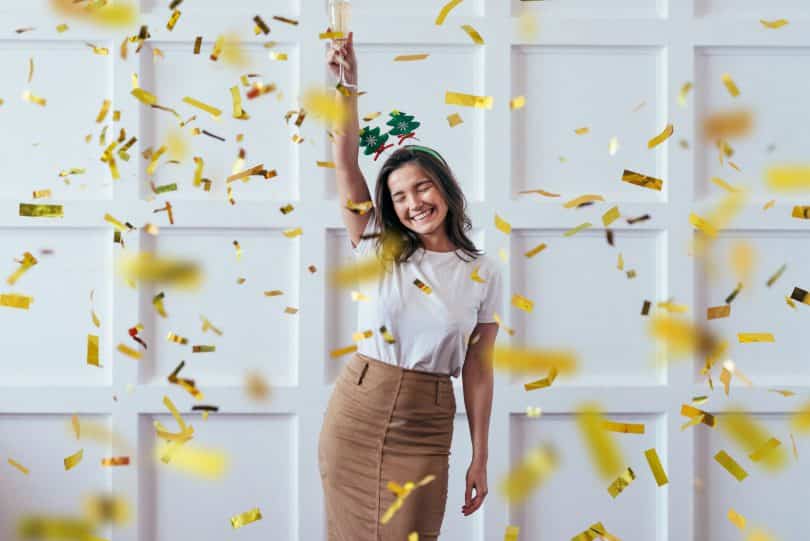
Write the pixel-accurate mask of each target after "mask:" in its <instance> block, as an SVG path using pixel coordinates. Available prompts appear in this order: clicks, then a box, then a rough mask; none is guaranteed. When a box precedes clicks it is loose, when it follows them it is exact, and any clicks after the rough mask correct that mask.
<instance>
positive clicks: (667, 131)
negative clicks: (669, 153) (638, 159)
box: [647, 124, 675, 148]
mask: <svg viewBox="0 0 810 541" xmlns="http://www.w3.org/2000/svg"><path fill="white" fill-rule="evenodd" d="M673 133H675V127H674V126H673V125H672V124H667V127H666V128H664V131H662V132H661V133H659V134H658V135H656V136H655V137H653V138H652V139H650V140H649V141H648V142H647V148H655V147H657V146H658V145H660V144H661V143H663V142H664V141H666V140H667V139H669V138H670V137H672V134H673Z"/></svg>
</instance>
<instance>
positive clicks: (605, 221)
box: [602, 207, 621, 227]
mask: <svg viewBox="0 0 810 541" xmlns="http://www.w3.org/2000/svg"><path fill="white" fill-rule="evenodd" d="M620 217H621V214H620V213H619V207H613V208H611V209H610V210H608V211H607V212H605V213H604V214H603V215H602V225H604V226H605V227H607V226H609V225H610V224H612V223H613V222H615V221H616V220H618V219H619V218H620Z"/></svg>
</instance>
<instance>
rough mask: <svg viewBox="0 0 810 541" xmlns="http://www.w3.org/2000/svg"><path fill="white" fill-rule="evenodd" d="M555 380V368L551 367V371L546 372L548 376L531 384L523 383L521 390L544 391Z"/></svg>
mask: <svg viewBox="0 0 810 541" xmlns="http://www.w3.org/2000/svg"><path fill="white" fill-rule="evenodd" d="M555 379H557V368H556V367H553V366H552V367H551V370H549V372H548V376H546V377H544V378H542V379H538V380H537V381H533V382H531V383H525V384H524V385H523V388H524V389H525V390H527V391H534V390H537V389H544V388H546V387H551V384H552V383H554V380H555Z"/></svg>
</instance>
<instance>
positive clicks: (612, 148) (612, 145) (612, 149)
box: [608, 136, 619, 156]
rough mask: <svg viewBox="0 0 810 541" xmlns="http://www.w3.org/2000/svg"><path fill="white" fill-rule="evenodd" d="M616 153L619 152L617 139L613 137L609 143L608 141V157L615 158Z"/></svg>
mask: <svg viewBox="0 0 810 541" xmlns="http://www.w3.org/2000/svg"><path fill="white" fill-rule="evenodd" d="M618 151H619V138H618V137H615V136H614V137H611V138H610V141H608V154H609V155H610V156H615V155H616V153H617V152H618Z"/></svg>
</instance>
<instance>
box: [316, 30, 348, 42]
mask: <svg viewBox="0 0 810 541" xmlns="http://www.w3.org/2000/svg"><path fill="white" fill-rule="evenodd" d="M343 37H344V34H343V32H321V33H320V34H318V39H334V40H338V39H343Z"/></svg>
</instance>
